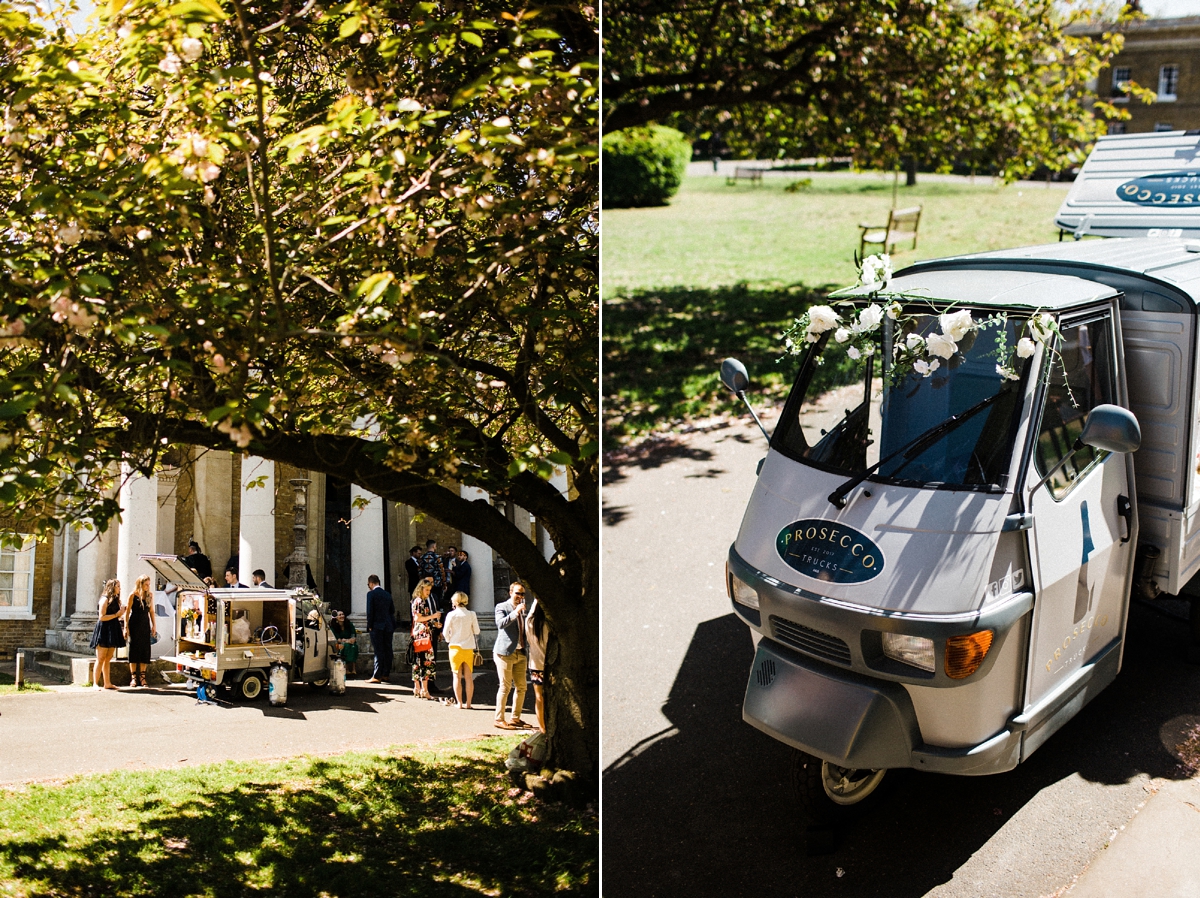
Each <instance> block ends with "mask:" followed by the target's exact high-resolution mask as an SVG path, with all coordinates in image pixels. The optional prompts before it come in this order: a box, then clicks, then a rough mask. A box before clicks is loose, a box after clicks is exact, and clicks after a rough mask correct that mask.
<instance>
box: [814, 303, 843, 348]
mask: <svg viewBox="0 0 1200 898" xmlns="http://www.w3.org/2000/svg"><path fill="white" fill-rule="evenodd" d="M841 320H842V319H841V318H840V317H839V316H838V313H837V312H835V311H834V310H833V309H831V308H830V307H829V306H813V307H812V308H811V309H809V310H808V333H809V335H810V336H811V335H813V334H823V333H825V331H827V330H832V329H833V328H834V327H836V326H837V323H838V322H839V321H841ZM810 342H815V341H810Z"/></svg>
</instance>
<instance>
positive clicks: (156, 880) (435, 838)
mask: <svg viewBox="0 0 1200 898" xmlns="http://www.w3.org/2000/svg"><path fill="white" fill-rule="evenodd" d="M510 785H511V784H510V783H509V781H508V779H507V777H506V776H505V775H504V774H503V773H501V772H498V768H497V764H496V762H495V759H491V760H489V761H485V760H480V759H468V758H463V757H456V758H454V759H453V762H452V763H443V764H439V765H438V766H437V767H436V768H431V767H429V766H427V765H426V764H425V763H424V762H423V761H422V760H420V759H417V758H412V757H379V758H374V759H371V760H370V762H369V763H363V764H341V763H335V762H331V761H326V760H321V759H315V760H311V761H309V762H308V766H307V769H306V770H304V771H303V776H300V777H287V778H283V779H281V780H280V781H265V782H253V781H251V782H244V783H241V784H239V785H238V786H237V787H235V788H223V789H212V790H205V789H204V788H203V787H201V788H200V789H198V790H195V791H193V792H192V793H190V794H191V795H192V796H193V797H191V798H190V799H189V800H188V801H186V802H184V803H181V804H179V805H177V806H169V805H164V804H162V803H160V802H159V801H158V800H157V799H152V800H148V801H146V802H144V803H138V802H130V801H128V800H126V804H124V805H121V804H119V803H118V804H116V810H115V811H113V810H112V808H111V807H110V808H109V809H107V812H108V813H109V814H111V815H112V818H111V819H112V825H106V826H102V827H94V826H88V827H87V829H86V832H85V833H83V834H74V833H72V834H67V835H62V834H55V835H45V836H41V837H31V838H25V839H8V840H6V841H5V842H3V843H2V844H0V858H2V861H3V864H4V866H10V867H11V868H14V870H15V873H16V874H17V876H19V877H20V878H21V880H23V881H24V883H23V884H24V885H26V886H27V888H28V889H29V891H28V894H37V895H59V896H92V895H105V896H126V895H129V896H153V898H158V896H162V898H175V896H180V895H195V894H206V895H212V896H216V898H225V896H241V895H247V894H273V895H286V896H347V898H367V896H391V895H422V896H437V895H446V896H458V895H477V894H479V893H480V892H481V891H484V892H487V893H488V894H499V895H550V894H553V893H555V892H557V891H558V890H560V889H561V888H563V887H564V886H565V885H567V884H569V883H574V885H575V888H576V889H579V890H580V891H582V892H584V893H588V894H598V891H597V888H596V876H595V868H596V858H597V856H598V835H597V829H596V826H595V818H594V817H590V818H589V819H590V821H591V822H590V823H587V822H585V823H583V824H582V825H577V820H578V818H579V817H580V815H578V814H577V813H576V812H572V811H569V810H567V809H565V808H563V807H561V806H557V805H541V804H539V803H537V802H536V801H535V800H532V799H531V796H529V795H528V794H527V793H526V794H524V795H514V794H513V793H514V792H519V791H520V790H511V789H510ZM111 794H112V793H111V792H105V793H102V795H106V796H109V797H111ZM122 812H125V813H126V814H127V815H128V819H129V820H131V821H132V820H137V821H139V822H137V823H136V824H135V825H132V826H131V825H128V824H125V825H122V823H121V821H120V816H121V814H122ZM101 813H105V809H102V808H100V807H93V808H84V809H81V810H80V811H79V814H81V815H83V818H84V819H86V820H87V822H88V823H89V824H90V823H91V822H92V820H93V819H94V818H93V817H92V815H99V814H101ZM585 879H586V880H587V881H586V882H585Z"/></svg>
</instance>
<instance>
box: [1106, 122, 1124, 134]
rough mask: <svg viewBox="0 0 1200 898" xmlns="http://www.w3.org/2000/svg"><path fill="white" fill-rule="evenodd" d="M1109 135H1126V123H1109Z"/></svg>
mask: <svg viewBox="0 0 1200 898" xmlns="http://www.w3.org/2000/svg"><path fill="white" fill-rule="evenodd" d="M1108 133H1109V134H1124V133H1125V123H1124V122H1109V123H1108Z"/></svg>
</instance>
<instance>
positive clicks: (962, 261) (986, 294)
mask: <svg viewBox="0 0 1200 898" xmlns="http://www.w3.org/2000/svg"><path fill="white" fill-rule="evenodd" d="M971 258H972V257H959V258H952V259H939V260H937V261H936V262H933V263H918V264H917V265H914V266H913V267H911V268H907V269H905V270H904V271H902V272H900V273H899V274H898V275H897V276H896V277H894V278H892V282H891V284H890V285H889V292H892V293H896V292H899V293H905V294H908V296H909V297H911V298H923V297H928V298H929V299H930V300H932V301H935V302H937V301H939V300H946V301H953V302H955V303H957V304H960V305H970V306H983V307H988V306H992V307H996V308H1004V309H1012V308H1018V309H1029V310H1030V311H1034V310H1037V309H1044V310H1047V311H1053V310H1058V309H1066V308H1071V307H1074V306H1079V305H1084V304H1086V303H1089V302H1093V301H1095V300H1100V299H1107V298H1108V297H1110V296H1113V295H1115V293H1116V292H1117V291H1115V290H1114V289H1113V288H1112V287H1109V286H1106V285H1104V284H1099V283H1096V282H1094V281H1088V280H1084V279H1082V278H1077V277H1071V276H1069V275H1063V274H1055V273H1047V272H1043V271H1023V270H1020V269H1012V268H1008V269H1005V268H991V267H989V266H986V265H972V264H971V261H970V260H971ZM869 295H870V292H869V291H868V290H866V289H865V288H862V287H856V288H851V289H849V290H839V291H838V292H837V293H835V294H834V298H836V299H843V298H846V299H849V298H860V297H863V298H865V297H867V296H869Z"/></svg>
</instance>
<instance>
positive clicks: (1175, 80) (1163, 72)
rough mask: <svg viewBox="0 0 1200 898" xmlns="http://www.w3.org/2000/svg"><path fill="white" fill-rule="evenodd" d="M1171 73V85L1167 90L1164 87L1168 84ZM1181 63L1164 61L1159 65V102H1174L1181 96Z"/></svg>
mask: <svg viewBox="0 0 1200 898" xmlns="http://www.w3.org/2000/svg"><path fill="white" fill-rule="evenodd" d="M1168 72H1169V73H1170V85H1169V86H1170V87H1171V90H1170V91H1167V90H1165V89H1164V88H1165V87H1167V86H1168V84H1167V81H1168V75H1167V73H1168ZM1178 91H1179V65H1178V64H1177V63H1170V62H1168V63H1164V64H1163V65H1160V66H1159V67H1158V102H1160V103H1174V102H1175V100H1177V99H1178V97H1179V93H1178Z"/></svg>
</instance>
